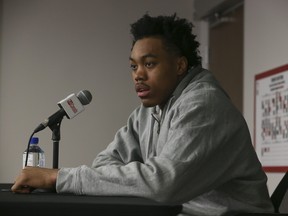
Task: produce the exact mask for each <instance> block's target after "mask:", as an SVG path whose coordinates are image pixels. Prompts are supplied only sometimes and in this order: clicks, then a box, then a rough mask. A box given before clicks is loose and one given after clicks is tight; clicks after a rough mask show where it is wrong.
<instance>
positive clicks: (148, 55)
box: [129, 54, 158, 61]
mask: <svg viewBox="0 0 288 216" xmlns="http://www.w3.org/2000/svg"><path fill="white" fill-rule="evenodd" d="M146 58H158V56H157V55H154V54H146V55H143V56H141V59H146ZM129 60H131V61H135V60H134V59H133V58H132V57H131V56H130V57H129Z"/></svg>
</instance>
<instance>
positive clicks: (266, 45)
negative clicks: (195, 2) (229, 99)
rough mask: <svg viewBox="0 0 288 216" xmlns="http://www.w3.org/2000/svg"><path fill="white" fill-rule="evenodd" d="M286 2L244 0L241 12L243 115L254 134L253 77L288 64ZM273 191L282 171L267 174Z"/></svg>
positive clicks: (287, 6)
mask: <svg viewBox="0 0 288 216" xmlns="http://www.w3.org/2000/svg"><path fill="white" fill-rule="evenodd" d="M287 9H288V1H287V0H246V1H245V15H244V17H245V18H244V19H245V20H244V23H245V24H244V116H245V118H246V120H247V122H248V125H249V128H250V131H251V134H253V127H254V126H253V124H254V123H253V119H254V113H253V110H254V76H255V74H258V73H261V72H264V71H267V70H270V69H273V68H275V67H278V66H281V65H284V64H287V63H288V58H287V57H288V42H287V38H288V25H287V23H288V13H287ZM267 174H268V187H269V191H270V193H272V192H273V191H274V189H275V187H276V185H277V184H278V183H279V181H280V179H281V178H282V176H283V173H267Z"/></svg>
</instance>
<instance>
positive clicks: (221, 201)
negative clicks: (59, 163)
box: [56, 67, 273, 216]
mask: <svg viewBox="0 0 288 216" xmlns="http://www.w3.org/2000/svg"><path fill="white" fill-rule="evenodd" d="M266 181H267V177H266V175H265V173H264V172H263V171H262V168H261V164H260V162H259V160H258V158H257V156H256V153H255V151H254V148H253V146H252V143H251V138H250V134H249V131H248V128H247V125H246V122H245V120H244V118H243V116H242V115H241V113H240V112H239V111H238V110H237V109H236V108H235V107H234V106H233V105H232V103H231V101H230V99H229V97H228V96H227V94H226V93H225V92H224V90H223V89H222V88H221V87H220V86H219V84H218V82H217V81H216V80H215V79H214V77H213V75H212V74H211V73H210V72H209V71H207V70H204V69H202V68H201V67H197V68H194V69H191V70H190V71H189V73H188V74H187V75H186V77H185V78H184V79H183V80H182V81H181V82H180V84H179V85H178V86H177V88H176V89H175V91H174V93H173V94H172V96H171V98H170V99H169V101H168V102H167V103H166V105H165V107H164V109H163V110H160V109H159V107H151V108H147V107H144V106H142V105H141V106H140V107H138V108H137V109H135V110H134V111H133V112H132V114H131V115H130V117H129V119H128V122H127V125H126V126H124V127H123V128H121V129H120V130H119V131H118V132H117V133H116V135H115V138H114V140H113V141H112V142H111V143H110V144H109V145H108V147H107V148H106V149H105V150H104V151H103V152H101V153H100V154H99V155H98V156H97V157H96V158H95V160H94V162H93V165H92V167H88V166H80V167H77V168H61V169H60V171H59V173H58V178H57V183H56V190H57V192H59V193H61V192H71V193H75V194H86V195H109V196H113V195H114V196H139V197H144V198H149V199H152V200H156V201H159V202H165V203H171V204H179V203H181V204H183V210H182V213H181V215H197V216H199V215H205V216H208V215H209V216H210V215H213V216H215V215H235V214H237V213H240V212H273V207H272V204H271V201H270V199H269V195H268V191H267V186H266Z"/></svg>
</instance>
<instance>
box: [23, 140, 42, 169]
mask: <svg viewBox="0 0 288 216" xmlns="http://www.w3.org/2000/svg"><path fill="white" fill-rule="evenodd" d="M38 143H39V138H38V137H32V139H31V140H30V147H29V154H28V160H27V166H34V167H45V155H44V151H43V150H42V149H41V148H40V147H39V146H38ZM26 155H27V149H26V150H25V151H24V153H23V168H24V167H25V161H26Z"/></svg>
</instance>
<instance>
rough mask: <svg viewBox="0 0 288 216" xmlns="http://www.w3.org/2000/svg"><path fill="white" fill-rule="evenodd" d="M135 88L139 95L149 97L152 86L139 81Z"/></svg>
mask: <svg viewBox="0 0 288 216" xmlns="http://www.w3.org/2000/svg"><path fill="white" fill-rule="evenodd" d="M135 90H136V92H137V95H138V97H147V96H148V94H149V92H150V87H149V86H147V85H145V84H143V83H137V84H136V85H135Z"/></svg>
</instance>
